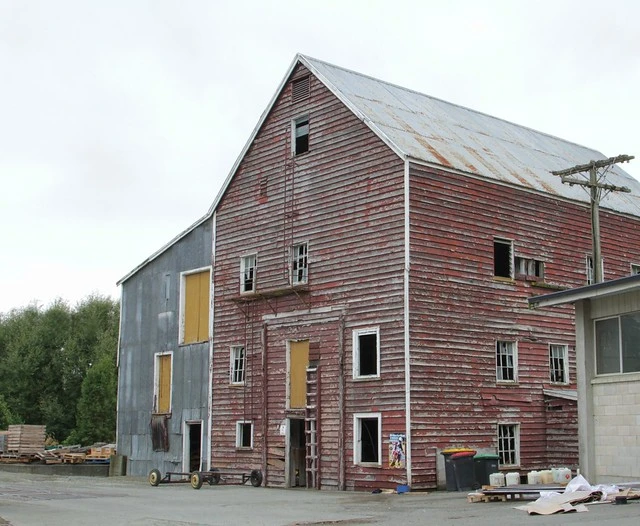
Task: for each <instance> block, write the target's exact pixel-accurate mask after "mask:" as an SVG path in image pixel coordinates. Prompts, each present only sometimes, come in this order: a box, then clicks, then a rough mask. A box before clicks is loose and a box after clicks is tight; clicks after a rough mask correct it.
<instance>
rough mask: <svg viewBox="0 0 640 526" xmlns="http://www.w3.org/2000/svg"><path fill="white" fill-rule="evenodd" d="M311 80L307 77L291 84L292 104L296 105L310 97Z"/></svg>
mask: <svg viewBox="0 0 640 526" xmlns="http://www.w3.org/2000/svg"><path fill="white" fill-rule="evenodd" d="M309 80H310V77H309V75H307V76H306V77H302V78H301V79H296V80H294V81H293V82H292V83H291V102H293V103H294V104H295V103H296V102H300V101H301V100H304V99H306V98H308V97H309V92H310V89H309V88H310V84H309Z"/></svg>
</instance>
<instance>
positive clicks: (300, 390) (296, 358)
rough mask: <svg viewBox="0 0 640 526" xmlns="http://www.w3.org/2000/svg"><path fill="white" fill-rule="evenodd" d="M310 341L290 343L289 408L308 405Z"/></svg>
mask: <svg viewBox="0 0 640 526" xmlns="http://www.w3.org/2000/svg"><path fill="white" fill-rule="evenodd" d="M308 366H309V340H304V341H299V342H290V343H289V407H290V408H291V409H300V408H304V407H305V405H306V404H307V367H308Z"/></svg>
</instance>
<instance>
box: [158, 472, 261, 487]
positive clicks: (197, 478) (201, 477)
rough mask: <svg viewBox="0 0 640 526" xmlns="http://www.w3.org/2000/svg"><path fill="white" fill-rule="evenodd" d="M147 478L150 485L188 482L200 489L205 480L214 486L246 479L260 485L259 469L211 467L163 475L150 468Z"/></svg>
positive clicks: (241, 481) (253, 484)
mask: <svg viewBox="0 0 640 526" xmlns="http://www.w3.org/2000/svg"><path fill="white" fill-rule="evenodd" d="M148 480H149V484H151V485H152V486H158V485H160V484H169V483H179V482H189V483H191V487H192V488H193V489H200V488H201V487H202V485H203V484H204V483H205V482H206V483H207V484H209V485H210V486H215V485H216V484H219V483H221V482H224V483H227V484H246V483H247V481H250V482H251V485H252V486H254V487H256V488H257V487H259V486H261V485H262V472H261V471H260V470H259V469H253V470H251V471H248V470H233V469H219V468H213V469H211V471H193V472H191V473H183V472H178V471H169V472H167V473H166V474H165V476H164V477H163V476H162V474H161V473H160V470H158V469H152V470H151V471H150V472H149V478H148Z"/></svg>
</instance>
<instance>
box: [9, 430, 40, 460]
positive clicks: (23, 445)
mask: <svg viewBox="0 0 640 526" xmlns="http://www.w3.org/2000/svg"><path fill="white" fill-rule="evenodd" d="M45 439H46V428H45V426H33V425H11V426H9V433H8V435H7V453H8V454H9V455H16V456H18V457H25V456H32V455H35V454H37V453H39V452H41V451H43V450H44V441H45Z"/></svg>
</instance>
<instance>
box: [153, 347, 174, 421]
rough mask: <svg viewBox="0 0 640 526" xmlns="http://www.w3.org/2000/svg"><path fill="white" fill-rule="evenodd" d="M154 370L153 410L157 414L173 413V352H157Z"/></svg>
mask: <svg viewBox="0 0 640 526" xmlns="http://www.w3.org/2000/svg"><path fill="white" fill-rule="evenodd" d="M153 371H154V374H153V376H154V379H153V412H154V413H156V414H168V413H171V391H172V388H171V387H172V383H173V375H172V371H173V353H172V352H158V353H155V354H154V367H153Z"/></svg>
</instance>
